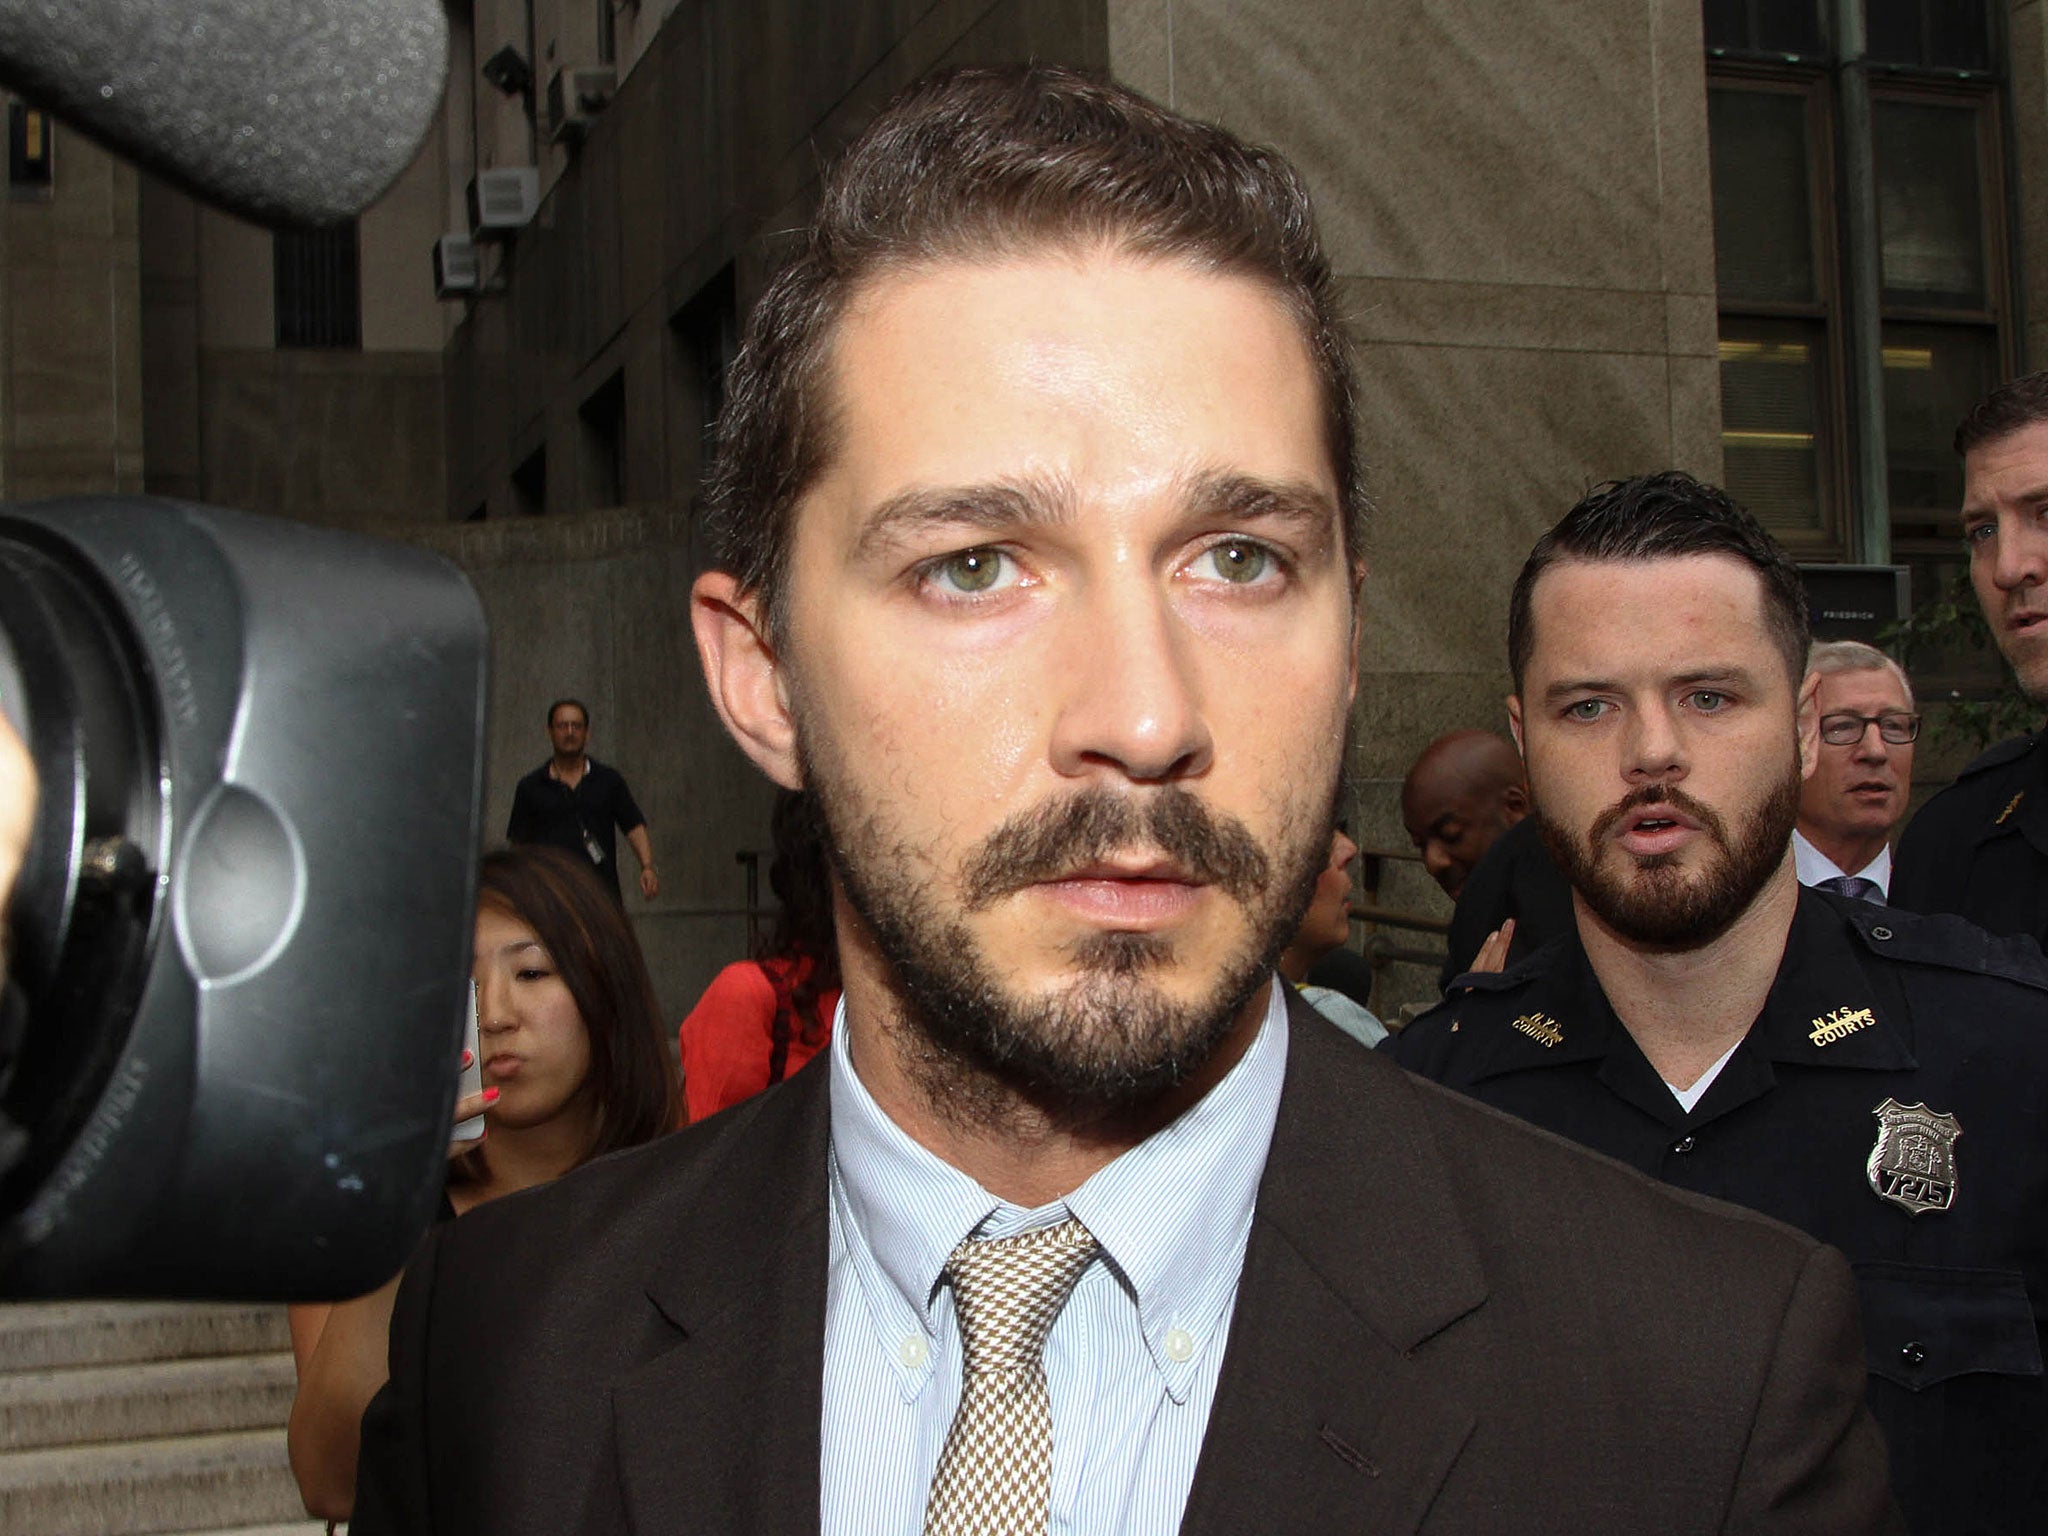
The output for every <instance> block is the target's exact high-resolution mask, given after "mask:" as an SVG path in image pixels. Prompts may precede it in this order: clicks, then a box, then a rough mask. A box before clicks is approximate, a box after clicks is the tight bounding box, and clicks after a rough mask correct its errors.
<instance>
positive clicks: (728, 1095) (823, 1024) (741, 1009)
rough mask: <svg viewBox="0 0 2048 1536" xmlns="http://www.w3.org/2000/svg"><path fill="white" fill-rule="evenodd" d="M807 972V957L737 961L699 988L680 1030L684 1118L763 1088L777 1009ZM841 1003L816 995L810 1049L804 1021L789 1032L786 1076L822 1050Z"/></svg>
mask: <svg viewBox="0 0 2048 1536" xmlns="http://www.w3.org/2000/svg"><path fill="white" fill-rule="evenodd" d="M810 968H811V962H810V961H808V960H742V961H739V962H738V963H736V964H733V965H728V966H727V967H726V968H725V969H724V970H722V971H720V972H719V973H718V975H717V976H716V977H714V978H713V979H712V982H711V985H710V986H708V987H706V988H705V989H704V995H703V996H702V997H700V998H698V999H697V1006H696V1007H694V1008H692V1009H691V1010H690V1016H689V1017H688V1018H687V1019H684V1020H683V1025H682V1028H681V1030H679V1031H678V1032H677V1038H678V1040H679V1042H680V1044H681V1046H682V1054H683V1113H684V1115H685V1117H686V1119H687V1120H688V1121H691V1122H694V1121H698V1120H702V1119H703V1118H704V1117H705V1116H706V1115H714V1114H716V1113H718V1111H719V1110H721V1109H724V1108H726V1107H727V1106H728V1105H732V1104H737V1103H739V1102H740V1100H742V1099H745V1098H750V1097H752V1096H753V1095H754V1094H757V1093H759V1092H760V1091H761V1090H762V1089H763V1088H766V1087H767V1086H768V1062H769V1057H770V1055H771V1054H772V1052H773V1050H774V1046H775V1034H774V1029H775V1009H776V1005H777V1003H778V1001H779V999H780V997H781V996H782V995H783V994H786V993H787V992H789V991H791V990H793V989H794V988H795V987H796V985H797V983H798V982H800V981H802V980H803V978H804V976H805V975H806V974H807V973H808V972H809V971H810ZM838 1006H839V992H838V990H837V989H836V988H834V989H833V990H830V991H827V992H823V993H820V994H819V996H818V999H817V1001H816V1002H815V1003H814V1004H813V1005H812V1012H813V1014H814V1015H815V1017H816V1020H817V1030H816V1035H817V1043H816V1044H815V1045H808V1044H806V1043H805V1042H804V1031H803V1028H802V1026H801V1024H798V1025H797V1027H794V1028H792V1029H791V1030H790V1032H789V1054H788V1057H787V1058H786V1059H785V1061H784V1063H783V1071H782V1075H783V1076H784V1077H790V1076H792V1075H794V1074H795V1072H796V1069H797V1068H798V1067H800V1066H802V1065H803V1064H804V1063H805V1062H807V1061H809V1060H810V1059H811V1058H812V1057H813V1056H815V1055H817V1054H818V1052H819V1051H821V1050H823V1049H824V1048H825V1046H826V1044H827V1043H828V1042H829V1041H830V1040H831V1038H832V1015H833V1012H834V1010H836V1009H837V1008H838Z"/></svg>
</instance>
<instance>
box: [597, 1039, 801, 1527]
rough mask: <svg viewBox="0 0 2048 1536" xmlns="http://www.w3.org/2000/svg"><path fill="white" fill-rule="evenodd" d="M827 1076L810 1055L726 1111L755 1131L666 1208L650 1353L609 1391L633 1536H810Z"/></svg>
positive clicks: (653, 1288) (733, 1143) (740, 1137)
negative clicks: (805, 1065)
mask: <svg viewBox="0 0 2048 1536" xmlns="http://www.w3.org/2000/svg"><path fill="white" fill-rule="evenodd" d="M828 1065H829V1062H828V1058H827V1056H826V1055H825V1054H823V1053H821V1054H820V1055H819V1057H818V1058H817V1060H816V1064H815V1066H814V1067H811V1068H809V1069H807V1070H805V1071H801V1072H799V1073H797V1074H796V1075H795V1076H794V1077H792V1078H791V1079H790V1080H789V1082H788V1083H787V1084H786V1085H784V1086H783V1087H782V1088H779V1089H774V1090H770V1092H769V1093H767V1094H765V1095H762V1096H761V1097H760V1098H758V1099H756V1100H753V1101H750V1103H749V1104H748V1105H747V1106H745V1107H743V1108H741V1109H740V1110H738V1111H736V1113H739V1114H750V1115H752V1116H753V1123H752V1124H750V1125H748V1126H746V1127H745V1128H744V1129H743V1130H738V1131H737V1132H736V1133H735V1134H734V1135H733V1136H731V1137H730V1138H729V1140H728V1145H727V1149H726V1156H725V1157H724V1158H723V1159H721V1161H720V1163H719V1165H718V1166H717V1167H716V1168H714V1169H713V1170H712V1171H711V1173H710V1176H709V1177H707V1178H706V1179H705V1180H704V1181H703V1182H702V1183H701V1184H700V1186H699V1197H698V1199H697V1200H696V1201H695V1202H694V1203H691V1204H689V1205H686V1206H683V1207H681V1208H679V1209H678V1211H677V1214H676V1220H675V1232H676V1234H677V1238H678V1242H677V1245H676V1246H675V1247H674V1249H673V1250H672V1251H671V1252H670V1254H669V1256H668V1258H667V1260H666V1262H665V1263H664V1264H663V1265H662V1266H661V1268H660V1269H659V1270H658V1271H657V1272H656V1273H655V1275H654V1278H653V1280H652V1282H651V1283H650V1284H649V1286H648V1288H647V1296H648V1300H649V1301H650V1302H651V1303H652V1305H653V1308H654V1309H655V1311H656V1313H658V1317H656V1318H654V1319H652V1320H651V1326H652V1327H653V1328H655V1329H656V1330H657V1331H658V1333H659V1334H660V1335H661V1337H660V1338H659V1339H658V1341H657V1345H656V1350H657V1352H656V1353H655V1354H654V1356H653V1358H651V1359H650V1360H649V1361H648V1362H647V1363H646V1364H644V1365H642V1366H641V1367H639V1368H638V1369H637V1370H635V1371H633V1372H632V1373H630V1374H629V1375H627V1376H626V1377H624V1378H623V1379H622V1380H620V1381H619V1382H618V1383H617V1384H616V1386H615V1387H614V1389H613V1393H612V1415H613V1433H614V1440H615V1444H616V1447H617V1452H618V1469H617V1470H618V1479H619V1496H620V1498H621V1499H622V1501H623V1502H624V1504H625V1506H626V1508H625V1518H626V1523H627V1526H628V1528H629V1529H631V1530H633V1531H635V1532H637V1533H640V1536H656V1533H660V1532H669V1531H682V1530H688V1531H690V1532H691V1533H693V1536H694V1533H697V1532H713V1531H732V1532H738V1531H747V1532H778V1533H779V1532H790V1533H796V1532H815V1531H816V1530H817V1529H818V1450H819V1422H820V1417H821V1414H822V1411H823V1366H822V1362H823V1360H824V1353H825V1271H826V1262H827V1248H828V1244H829V1224H828V1220H827V1214H826V1200H827V1193H826V1148H827V1144H828V1141H829V1132H830V1124H831V1117H830V1111H829V1101H830V1093H829V1085H830V1074H829V1072H828V1070H827V1068H828ZM685 1234H687V1242H685V1241H684V1240H683V1239H684V1236H685Z"/></svg>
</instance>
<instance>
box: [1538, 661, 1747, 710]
mask: <svg viewBox="0 0 2048 1536" xmlns="http://www.w3.org/2000/svg"><path fill="white" fill-rule="evenodd" d="M1715 684H1725V685H1726V686H1728V687H1731V688H1754V687H1755V686H1756V674H1755V673H1753V672H1751V671H1749V670H1748V669H1747V668H1746V667H1703V668H1701V669H1700V670H1699V671H1696V672H1681V673H1679V674H1678V675H1677V676H1676V677H1668V678H1666V679H1665V680H1664V684H1663V686H1665V687H1667V688H1677V689H1680V690H1683V689H1687V688H1710V687H1713V686H1714V685H1715ZM1622 686H1623V685H1622V683H1621V682H1620V681H1619V680H1618V679H1615V678H1604V677H1587V678H1579V679H1577V680H1575V681H1569V682H1559V683H1552V684H1551V685H1550V686H1549V687H1548V688H1546V689H1544V690H1543V698H1544V701H1545V702H1546V703H1551V702H1555V701H1556V700H1558V699H1562V698H1566V697H1568V696H1569V695H1571V694H1575V693H1619V692H1621V691H1622Z"/></svg>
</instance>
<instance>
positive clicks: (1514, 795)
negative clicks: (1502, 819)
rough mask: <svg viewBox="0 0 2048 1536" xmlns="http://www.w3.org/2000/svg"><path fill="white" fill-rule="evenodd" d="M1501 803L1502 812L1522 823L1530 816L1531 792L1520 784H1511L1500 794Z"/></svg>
mask: <svg viewBox="0 0 2048 1536" xmlns="http://www.w3.org/2000/svg"><path fill="white" fill-rule="evenodd" d="M1500 803H1501V809H1502V810H1504V811H1506V812H1507V813H1508V815H1509V816H1511V817H1513V818H1514V820H1516V821H1520V820H1521V819H1522V818H1523V817H1524V816H1526V815H1528V814H1529V791H1528V790H1527V789H1526V788H1524V787H1523V786H1522V785H1520V784H1510V785H1509V786H1508V787H1507V788H1506V789H1504V790H1502V791H1501V792H1500Z"/></svg>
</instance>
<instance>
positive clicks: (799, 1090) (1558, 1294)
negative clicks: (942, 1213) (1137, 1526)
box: [352, 1007, 1901, 1536]
mask: <svg viewBox="0 0 2048 1536" xmlns="http://www.w3.org/2000/svg"><path fill="white" fill-rule="evenodd" d="M1291 1034H1292V1043H1291V1045H1290V1048H1289V1055H1288V1064H1287V1086H1286V1090H1285V1094H1284V1096H1283V1098H1282V1101H1281V1109H1280V1117H1279V1123H1278V1125H1277V1127H1276V1129H1275V1132H1274V1138H1273V1146H1272V1151H1271V1154H1270V1156H1269V1158H1268V1161H1267V1166H1266V1171H1265V1176H1264V1180H1263V1182H1262V1184H1261V1186H1260V1190H1259V1200H1258V1209H1257V1214H1256V1216H1255V1218H1254V1222H1253V1227H1252V1235H1251V1243H1250V1248H1249V1250H1248V1252H1247V1254H1246V1258H1245V1267H1244V1273H1243V1276H1242V1278H1241V1280H1240V1283H1239V1287H1238V1298H1237V1308H1236V1312H1235V1315H1234V1319H1233V1322H1232V1325H1231V1333H1230V1342H1229V1348H1228V1351H1227V1353H1226V1355H1225V1358H1224V1363H1223V1368H1222V1379H1221V1382H1220V1384H1219V1387H1218V1391H1217V1396H1216V1402H1215V1407H1214V1410H1213V1412H1212V1415H1211V1418H1210V1422H1209V1427H1208V1434H1207V1437H1206V1439H1205V1440H1204V1442H1203V1452H1202V1459H1201V1463H1200V1466H1199V1467H1198V1469H1197V1472H1196V1475H1195V1482H1194V1487H1193V1490H1192V1492H1191V1494H1190V1496H1189V1500H1188V1506H1187V1514H1186V1518H1185V1521H1184V1523H1183V1525H1182V1530H1183V1531H1184V1532H1187V1533H1191V1536H1196V1533H1199V1536H1247V1533H1252V1532H1268V1531H1273V1532H1322V1531H1328V1532H1332V1533H1335V1532H1340V1531H1341V1532H1347V1533H1357V1532H1374V1533H1380V1536H1396V1533H1406V1532H1487V1533H1502V1536H1541V1533H1547V1532H1556V1533H1559V1536H1565V1533H1570V1536H1596V1533H1601V1532H1613V1533H1616V1536H1621V1533H1627V1536H1642V1533H1656V1536H1676V1533H1682V1532H1703V1533H1704V1532H1745V1533H1763V1532H1785V1533H1794V1532H1796V1533H1799V1536H1823V1533H1835V1532H1841V1533H1849V1532H1855V1533H1865V1532H1875V1531H1893V1530H1898V1529H1901V1527H1900V1526H1899V1525H1898V1523H1897V1516H1896V1513H1895V1512H1894V1510H1893V1507H1892V1504H1891V1500H1890V1496H1889V1493H1888V1492H1887V1490H1886V1487H1885V1480H1884V1465H1885V1461H1884V1454H1885V1453H1884V1449H1883V1446H1882V1443H1881V1442H1880V1440H1879V1437H1878V1434H1877V1431H1876V1429H1875V1427H1874V1426H1873V1425H1872V1423H1871V1421H1870V1419H1869V1417H1868V1415H1867V1413H1866V1412H1865V1410H1864V1408H1863V1357H1862V1350H1861V1347H1860V1343H1859V1340H1858V1337H1857V1329H1856V1322H1855V1315H1854V1295H1853V1290H1852V1287H1851V1282H1850V1278H1849V1271H1848V1268H1847V1266H1846V1265H1845V1264H1844V1263H1843V1261H1842V1260H1841V1258H1840V1257H1839V1256H1838V1255H1837V1254H1835V1253H1834V1252H1833V1250H1831V1249H1826V1248H1822V1247H1820V1246H1818V1245H1817V1244H1815V1243H1814V1242H1812V1241H1811V1240H1810V1239H1807V1238H1805V1237H1803V1236H1800V1235H1798V1234H1796V1233H1794V1232H1792V1231H1791V1230H1790V1229H1788V1228H1785V1227H1782V1226H1779V1225H1777V1224H1776V1223H1774V1222H1771V1221H1768V1220H1766V1219H1764V1218H1762V1217H1759V1216H1754V1215H1751V1214H1749V1213H1747V1212H1742V1211H1738V1210H1736V1209H1734V1208H1733V1207H1729V1206H1724V1205H1719V1204H1717V1203H1714V1202H1710V1201H1703V1200H1697V1199H1693V1198H1690V1197H1686V1196H1683V1195H1680V1194H1676V1193H1674V1192H1672V1191H1670V1190H1667V1189H1664V1188H1662V1187H1660V1186H1658V1185H1655V1184H1653V1183H1651V1182H1650V1181H1649V1180H1647V1179H1644V1178H1642V1177H1640V1176H1639V1175H1637V1174H1635V1173H1633V1172H1631V1171H1629V1170H1627V1169H1625V1168H1622V1167H1621V1166H1620V1165H1618V1164H1615V1163H1611V1162H1608V1161H1606V1160H1605V1159H1602V1158H1598V1157H1595V1156H1592V1155H1591V1154H1588V1153H1585V1152H1582V1151H1580V1150H1579V1149H1577V1148H1575V1147H1572V1146H1569V1145H1567V1144H1566V1143H1564V1142H1563V1141H1560V1140H1558V1139H1556V1138H1553V1137H1551V1136H1548V1135H1546V1134H1544V1133H1542V1132H1540V1131H1535V1130H1532V1129H1531V1128H1529V1127H1527V1126H1525V1125H1523V1124H1522V1123H1520V1122H1518V1121H1515V1120H1511V1119H1509V1118H1507V1117H1505V1116H1502V1115H1498V1114H1495V1113H1494V1112H1492V1111H1490V1110H1487V1109H1485V1108H1484V1107H1482V1106H1479V1105H1476V1104H1474V1103H1472V1102H1471V1101H1469V1100H1467V1099H1464V1098H1462V1097H1460V1096H1458V1095H1455V1094H1451V1093H1448V1092H1446V1091H1444V1090H1441V1089H1438V1088H1436V1087H1435V1086H1433V1085H1431V1084H1428V1083H1425V1082H1422V1081H1421V1080H1419V1079H1416V1078H1413V1077H1410V1076H1408V1075H1407V1074H1406V1073H1404V1072H1402V1071H1401V1070H1400V1069H1399V1068H1397V1067H1395V1066H1393V1065H1392V1064H1391V1063H1390V1062H1388V1061H1386V1060H1384V1059H1382V1058H1379V1057H1375V1056H1373V1055H1372V1054H1371V1053H1370V1052H1367V1051H1365V1050H1363V1049H1361V1048H1360V1047H1358V1046H1357V1045H1356V1044H1354V1043H1353V1042H1352V1041H1350V1040H1349V1039H1348V1038H1346V1037H1344V1036H1343V1035H1342V1034H1340V1033H1339V1032H1338V1031H1337V1030H1335V1029H1334V1028H1332V1027H1331V1026H1330V1025H1328V1024H1327V1023H1325V1022H1324V1021H1322V1020H1321V1019H1320V1018H1319V1017H1318V1016H1316V1015H1315V1014H1313V1013H1312V1012H1311V1011H1309V1010H1307V1009H1304V1008H1300V1007H1296V1008H1295V1009H1294V1012H1293V1015H1292V1029H1291ZM828 1083H829V1075H828V1073H827V1071H826V1069H825V1065H824V1064H823V1063H822V1062H821V1063H819V1064H817V1065H814V1066H813V1067H811V1068H808V1069H806V1070H805V1071H803V1072H800V1073H799V1074H797V1076H796V1077H794V1078H792V1079H791V1080H790V1081H789V1082H788V1083H786V1084H784V1085H782V1086H781V1087H779V1088H776V1089H771V1090H770V1091H769V1092H767V1093H765V1094H762V1095H761V1096H759V1097H758V1098H755V1099H753V1100H750V1101H749V1102H747V1103H746V1104H743V1105H741V1106H739V1107H738V1108H736V1109H734V1110H731V1111H729V1112H727V1113H726V1114H723V1115H719V1116H716V1117H714V1118H712V1119H711V1120H708V1121H705V1122H703V1123H702V1124H700V1125H698V1126H695V1127H692V1128H691V1129H690V1130H688V1131H685V1132H682V1133H679V1134H678V1135H675V1136H672V1137H669V1138H666V1139H665V1140H663V1141H660V1142H657V1143H655V1144H653V1145H651V1146H648V1147H643V1148H639V1149H636V1150H634V1151H632V1152H628V1153H622V1154H619V1155H617V1156H614V1157H610V1158H607V1159H604V1160H603V1161H601V1162H598V1163H594V1164H591V1165H590V1166H589V1167H587V1168H585V1169H583V1170H581V1171H579V1172H578V1173H576V1174H573V1175H571V1176H570V1177H568V1178H566V1179H563V1180H562V1181H560V1182H559V1183H557V1184H554V1185H550V1186H548V1187H546V1188H544V1189H539V1190H534V1191H531V1192H529V1193H528V1194H526V1195H521V1196H515V1197H513V1198H511V1199H507V1200H503V1201H499V1202H496V1203H494V1204H492V1205H488V1206H485V1207H482V1208H480V1209H478V1210H476V1211H474V1212H472V1213H471V1214H469V1215H468V1216H465V1217H464V1218H463V1219H462V1220H461V1221H459V1222H457V1223H454V1224H453V1225H452V1226H448V1227H444V1228H443V1229H442V1230H440V1231H439V1232H437V1233H436V1234H435V1235H434V1236H433V1237H432V1238H431V1239H430V1240H429V1242H428V1244H427V1246H426V1247H425V1249H424V1250H423V1251H422V1253H421V1255H420V1257H419V1258H418V1259H417V1260H416V1261H415V1263H414V1264H413V1266H412V1268H411V1270H410V1271H409V1272H408V1274H407V1276H406V1280H405V1285H404V1287H403V1288H402V1290H401V1292H400V1296H399V1302H398V1311H397V1317H396V1320H395V1322H394V1324H393V1330H392V1349H391V1363H392V1381H391V1383H390V1385H389V1386H387V1387H386V1388H385V1390H384V1392H383V1393H381V1394H380V1395H379V1396H378V1398H377V1400H376V1402H375V1403H374V1404H373V1405H372V1406H371V1408H370V1411H369V1413H368V1414H367V1415H366V1416H365V1419H364V1425H363V1458H362V1469H361V1476H360V1480H359V1484H358V1490H357V1508H356V1520H355V1522H354V1524H353V1526H352V1530H353V1532H354V1533H355V1536H384V1533H387V1532H407V1533H422V1536H423V1533H427V1532H433V1533H436V1536H453V1533H457V1532H462V1533H471V1532H474V1533H487V1536H525V1533H532V1536H563V1533H569V1532H575V1533H582V1536H601V1533H613V1532H618V1533H625V1532H633V1533H637V1536H654V1533H657V1532H679V1533H695V1532H777V1533H780V1532H790V1533H799V1532H814V1531H816V1530H817V1528H818V1445H819V1419H820V1414H821V1374H822V1373H821V1360H822V1358H823V1349H824V1321H825V1271H826V1249H827V1216H826V1201H827V1195H826V1180H825V1150H826V1140H827V1133H828V1113H827V1105H828V1091H827V1090H828ZM1101 1536H1113V1533H1101Z"/></svg>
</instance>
